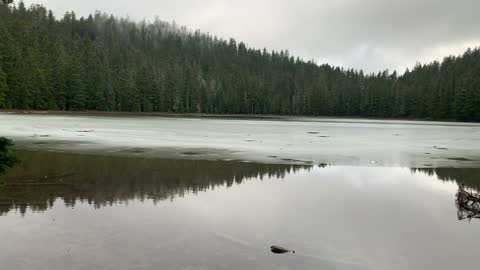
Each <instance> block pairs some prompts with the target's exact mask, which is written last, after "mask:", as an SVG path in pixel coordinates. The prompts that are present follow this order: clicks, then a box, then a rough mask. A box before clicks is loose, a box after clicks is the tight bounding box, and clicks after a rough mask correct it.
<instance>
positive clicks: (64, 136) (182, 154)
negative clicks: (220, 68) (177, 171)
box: [0, 113, 480, 167]
mask: <svg viewBox="0 0 480 270" xmlns="http://www.w3.org/2000/svg"><path fill="white" fill-rule="evenodd" d="M0 136H6V137H10V138H12V139H14V141H15V142H16V143H17V145H18V146H19V147H22V148H28V149H44V150H57V151H71V152H86V151H87V152H91V153H100V154H109V155H135V156H145V157H164V158H177V159H206V160H242V161H252V162H263V163H277V164H280V163H283V164H285V163H288V164H322V163H326V164H331V165H349V166H350V165H361V166H401V167H479V166H480V139H479V138H480V124H473V123H472V124H470V123H447V122H425V121H386V120H352V119H320V118H296V119H295V118H286V119H278V120H275V119H271V120H265V119H261V120H248V119H229V118H221V119H213V118H181V117H152V116H98V115H97V116H95V115H92V116H86V115H24V114H7V113H2V114H0Z"/></svg>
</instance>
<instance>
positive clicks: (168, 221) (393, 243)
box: [0, 114, 480, 270]
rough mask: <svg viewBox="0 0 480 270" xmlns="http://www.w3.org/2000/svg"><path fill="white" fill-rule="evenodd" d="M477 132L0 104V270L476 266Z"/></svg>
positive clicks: (468, 127)
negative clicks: (75, 112) (63, 111)
mask: <svg viewBox="0 0 480 270" xmlns="http://www.w3.org/2000/svg"><path fill="white" fill-rule="evenodd" d="M479 132H480V126H479V125H477V124H467V123H434V122H409V121H371V120H345V119H341V120H340V119H339V120H335V119H328V120H326V119H325V120H319V119H312V118H306V119H288V120H287V121H286V120H285V119H278V120H230V119H198V118H193V119H192V118H164V117H123V116H122V117H104V116H51V115H41V116H39V115H17V114H0V136H7V137H10V138H12V139H14V140H15V142H16V143H17V146H18V148H17V149H16V154H17V156H18V157H19V158H20V160H21V161H22V162H21V163H20V164H18V165H17V166H16V167H15V168H13V169H11V170H9V171H8V172H7V174H5V175H3V176H0V266H1V267H0V268H2V269H3V268H5V269H28V270H29V269H52V270H57V269H59V270H60V269H62V270H63V269H74V270H76V269H78V270H80V269H82V270H83V269H112V270H117V269H234V270H235V269H239V270H240V269H242V270H243V269H345V270H346V269H354V270H355V269H378V270H380V269H382V270H383V269H398V270H403V269H422V270H423V269H445V270H447V269H448V270H450V269H476V268H478V250H479V246H478V245H479V244H478V243H480V220H478V219H476V218H475V216H480V213H476V212H475V211H472V210H474V209H475V205H474V204H472V205H471V206H472V207H467V208H466V207H465V205H460V204H458V203H457V191H458V190H459V185H464V186H465V189H466V190H468V191H472V192H475V191H478V190H480V166H479V153H480V146H479V142H478V141H479V140H478V138H480V133H479ZM427 153H428V154H427ZM467 206H468V205H467ZM479 207H480V205H479ZM469 216H470V217H473V218H472V219H471V220H470V219H469V218H468V217H469ZM271 245H281V246H285V247H287V248H290V249H294V250H295V251H296V253H295V254H286V255H275V254H273V253H271V252H270V250H269V247H270V246H271Z"/></svg>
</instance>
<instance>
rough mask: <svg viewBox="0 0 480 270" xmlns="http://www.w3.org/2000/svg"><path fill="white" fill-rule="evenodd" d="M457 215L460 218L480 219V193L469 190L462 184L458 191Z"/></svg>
mask: <svg viewBox="0 0 480 270" xmlns="http://www.w3.org/2000/svg"><path fill="white" fill-rule="evenodd" d="M455 202H456V204H457V209H458V212H457V216H458V219H459V220H464V219H467V220H471V219H472V218H478V219H480V193H476V192H473V191H468V190H466V189H465V186H464V185H460V186H459V188H458V192H457V200H456V201H455Z"/></svg>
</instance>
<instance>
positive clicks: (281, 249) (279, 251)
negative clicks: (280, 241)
mask: <svg viewBox="0 0 480 270" xmlns="http://www.w3.org/2000/svg"><path fill="white" fill-rule="evenodd" d="M270 250H271V251H272V252H273V253H276V254H284V253H289V252H292V253H295V250H289V249H286V248H284V247H280V246H271V247H270Z"/></svg>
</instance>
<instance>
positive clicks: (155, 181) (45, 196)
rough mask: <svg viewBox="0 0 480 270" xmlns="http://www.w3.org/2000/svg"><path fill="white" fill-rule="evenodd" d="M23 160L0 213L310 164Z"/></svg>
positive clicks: (150, 194) (27, 156) (46, 156)
mask: <svg viewBox="0 0 480 270" xmlns="http://www.w3.org/2000/svg"><path fill="white" fill-rule="evenodd" d="M17 155H18V156H19V157H20V159H21V160H22V163H21V164H19V165H18V166H16V167H15V168H14V169H11V170H10V171H8V174H7V175H6V176H5V177H3V179H4V181H6V183H8V184H7V185H5V186H4V187H3V188H2V189H1V190H0V215H2V214H6V213H8V212H9V211H10V210H13V209H15V210H19V211H20V213H22V215H23V214H24V213H25V212H26V209H27V208H29V209H31V210H32V211H44V210H46V209H47V208H49V207H51V206H52V205H53V203H54V202H55V200H56V199H57V198H60V199H63V201H64V202H65V204H66V205H68V206H72V207H73V206H75V204H76V202H77V201H81V202H83V201H86V202H88V203H89V204H92V205H94V206H95V207H96V208H98V207H101V206H105V205H111V204H113V203H116V202H122V201H127V200H132V199H141V200H144V199H152V200H153V201H154V202H157V201H159V200H166V199H173V198H175V197H177V196H178V197H182V196H184V195H185V194H187V193H193V194H195V193H198V192H201V191H206V190H209V189H214V188H215V187H217V186H224V185H225V186H227V187H230V186H232V185H233V184H240V183H242V182H243V181H244V180H246V179H250V178H259V179H263V178H264V177H276V178H283V177H284V176H285V175H286V174H288V173H291V172H295V171H298V170H303V169H309V168H311V166H300V165H278V164H276V165H272V164H258V163H246V162H239V161H204V160H168V159H148V158H126V157H110V156H98V155H79V154H68V153H58V152H44V151H38V152H37V151H18V152H17Z"/></svg>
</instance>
